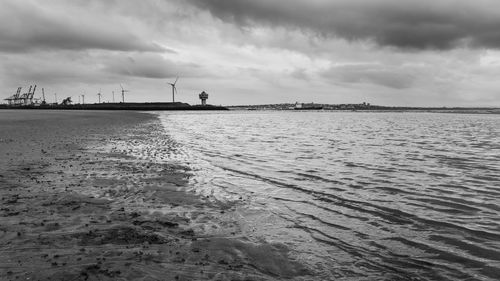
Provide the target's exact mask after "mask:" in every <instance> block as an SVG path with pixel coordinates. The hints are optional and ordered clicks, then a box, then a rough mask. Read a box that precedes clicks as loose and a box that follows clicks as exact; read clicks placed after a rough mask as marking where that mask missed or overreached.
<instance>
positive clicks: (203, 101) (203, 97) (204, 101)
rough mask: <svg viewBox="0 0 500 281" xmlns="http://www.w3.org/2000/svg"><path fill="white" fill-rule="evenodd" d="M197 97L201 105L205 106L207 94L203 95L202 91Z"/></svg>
mask: <svg viewBox="0 0 500 281" xmlns="http://www.w3.org/2000/svg"><path fill="white" fill-rule="evenodd" d="M199 96H200V100H201V105H207V99H208V94H207V93H205V91H203V92H201V94H200V95H199Z"/></svg>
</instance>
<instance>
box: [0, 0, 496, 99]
mask: <svg viewBox="0 0 500 281" xmlns="http://www.w3.org/2000/svg"><path fill="white" fill-rule="evenodd" d="M0 7H1V9H0V99H4V98H7V97H8V96H10V95H12V94H14V93H15V91H16V89H17V88H18V87H23V92H24V91H25V90H27V89H28V88H29V86H30V85H35V84H36V85H38V90H37V92H36V94H35V97H39V96H41V90H40V89H41V88H44V91H45V96H46V99H47V101H48V102H53V101H54V99H55V96H56V95H57V97H58V100H59V101H60V100H61V99H62V98H65V97H72V100H73V101H78V98H79V96H80V97H81V95H85V101H86V102H90V103H92V102H97V101H98V96H97V94H98V93H99V92H101V93H102V101H106V102H107V101H112V100H113V94H112V93H113V92H114V93H115V100H116V101H119V100H120V99H121V93H120V91H121V89H120V84H121V85H123V87H124V88H125V89H126V90H128V92H126V93H125V101H127V102H168V101H172V90H171V86H170V85H169V84H168V83H172V82H173V81H174V80H175V79H176V77H179V80H178V82H177V90H178V92H177V94H176V96H175V97H176V101H183V102H188V103H190V104H197V103H199V99H198V94H199V93H200V92H201V91H206V92H207V93H208V94H209V99H208V103H210V104H216V105H219V104H222V105H246V104H269V103H295V102H296V101H298V102H316V103H330V104H341V103H362V102H368V103H371V104H377V105H391V106H497V107H498V106H500V79H499V78H500V2H499V1H498V0H474V1H470V0H432V1H431V0H429V1H427V0H418V1H417V0H143V1H136V0H43V1H42V0H38V1H36V0H23V1H19V0H0ZM55 94H56V95H55Z"/></svg>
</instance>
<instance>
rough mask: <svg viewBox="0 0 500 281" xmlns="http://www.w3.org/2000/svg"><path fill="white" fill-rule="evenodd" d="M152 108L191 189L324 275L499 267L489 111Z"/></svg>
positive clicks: (494, 119) (499, 162)
mask: <svg viewBox="0 0 500 281" xmlns="http://www.w3.org/2000/svg"><path fill="white" fill-rule="evenodd" d="M159 114H160V118H161V119H162V122H163V123H164V124H165V127H166V129H167V132H168V134H169V136H170V137H171V138H173V139H174V140H175V141H176V143H177V144H176V147H175V148H174V149H172V150H171V153H172V155H170V158H171V159H177V160H178V161H181V162H183V163H184V164H187V165H190V166H191V167H192V168H193V171H194V176H193V179H192V184H193V186H194V188H195V189H197V190H198V191H199V192H202V193H206V194H212V195H214V196H216V197H217V198H218V199H219V200H235V199H237V198H240V199H241V198H243V199H245V200H246V201H245V202H247V204H248V206H250V207H249V208H247V209H246V210H242V211H241V212H240V215H241V218H242V220H243V221H244V222H245V224H246V226H247V228H246V229H244V231H246V234H247V235H248V236H249V237H252V236H254V237H255V238H260V239H265V240H268V241H274V242H282V243H286V244H287V245H289V246H290V247H291V248H292V249H294V251H295V252H296V255H297V258H299V259H302V260H305V261H307V262H308V263H309V264H310V265H311V266H313V267H314V269H315V270H316V271H317V272H318V276H322V277H321V278H325V279H336V278H338V279H342V278H345V279H349V278H352V279H355V280H359V279H363V278H365V279H366V280H373V279H398V278H403V279H407V278H415V279H416V280H419V279H434V280H435V279H439V280H457V279H467V278H470V279H478V280H498V278H499V276H500V116H498V115H460V114H431V113H332V112H248V113H247V112H229V113H207V114H204V113H203V114H200V113H175V114H172V113H159ZM252 210H261V212H257V213H252ZM263 214H264V215H263ZM259 236H260V237H259Z"/></svg>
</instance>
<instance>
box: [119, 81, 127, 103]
mask: <svg viewBox="0 0 500 281" xmlns="http://www.w3.org/2000/svg"><path fill="white" fill-rule="evenodd" d="M120 88H122V102H123V103H125V92H129V90H125V89H123V86H122V84H120Z"/></svg>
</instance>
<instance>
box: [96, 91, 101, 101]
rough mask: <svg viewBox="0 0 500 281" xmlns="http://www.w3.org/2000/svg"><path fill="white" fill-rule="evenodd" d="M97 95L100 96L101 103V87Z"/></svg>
mask: <svg viewBox="0 0 500 281" xmlns="http://www.w3.org/2000/svg"><path fill="white" fill-rule="evenodd" d="M97 96H98V97H99V103H101V89H99V93H97Z"/></svg>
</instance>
